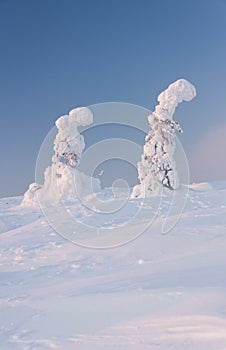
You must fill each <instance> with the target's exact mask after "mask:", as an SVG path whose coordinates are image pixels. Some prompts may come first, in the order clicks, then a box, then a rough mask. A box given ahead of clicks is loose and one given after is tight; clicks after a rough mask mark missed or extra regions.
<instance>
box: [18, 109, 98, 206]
mask: <svg viewBox="0 0 226 350" xmlns="http://www.w3.org/2000/svg"><path fill="white" fill-rule="evenodd" d="M92 122H93V115H92V112H91V111H90V110H89V109H88V108H86V107H80V108H75V109H72V110H71V111H70V112H69V114H68V115H63V116H61V117H60V118H58V119H57V120H56V127H57V129H58V133H57V135H56V138H55V140H54V155H53V157H52V165H51V166H49V167H48V168H47V169H46V170H45V174H44V177H45V179H44V184H43V186H42V185H39V184H36V183H33V184H31V185H30V186H29V189H28V190H27V192H26V193H25V194H24V198H23V201H22V205H32V204H35V202H36V194H38V198H39V199H41V200H46V201H57V200H60V199H66V200H67V199H74V198H75V197H76V189H75V182H76V173H75V171H76V167H77V165H78V164H79V161H80V159H81V156H82V152H83V150H84V148H85V142H84V138H83V136H82V135H81V134H80V133H79V131H78V127H79V126H85V125H89V124H91V123H92ZM78 181H80V182H81V176H79V177H78Z"/></svg>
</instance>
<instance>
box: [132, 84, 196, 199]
mask: <svg viewBox="0 0 226 350" xmlns="http://www.w3.org/2000/svg"><path fill="white" fill-rule="evenodd" d="M195 95H196V91H195V88H194V86H193V85H192V84H190V83H189V82H188V81H187V80H184V79H179V80H177V81H176V82H174V83H172V84H170V85H169V87H168V88H167V89H166V90H165V91H163V92H162V93H161V94H160V95H159V96H158V102H159V104H158V105H157V106H156V107H155V110H154V112H153V113H152V114H150V115H149V116H148V121H149V124H150V131H149V133H148V134H147V136H146V137H145V145H144V148H143V154H142V156H141V161H140V162H139V163H138V179H139V181H140V184H138V185H136V186H135V187H134V188H133V192H132V198H137V197H141V198H145V197H149V196H150V195H153V194H157V193H159V192H160V191H161V190H162V188H163V187H167V188H169V189H173V190H175V189H177V188H178V187H179V179H178V175H177V169H176V164H175V161H174V152H175V146H176V139H175V133H176V132H182V129H181V127H180V125H179V123H178V122H176V121H174V120H173V119H172V117H173V114H174V112H175V109H176V107H177V105H178V104H179V103H180V102H182V101H190V100H192V99H193V98H194V97H195Z"/></svg>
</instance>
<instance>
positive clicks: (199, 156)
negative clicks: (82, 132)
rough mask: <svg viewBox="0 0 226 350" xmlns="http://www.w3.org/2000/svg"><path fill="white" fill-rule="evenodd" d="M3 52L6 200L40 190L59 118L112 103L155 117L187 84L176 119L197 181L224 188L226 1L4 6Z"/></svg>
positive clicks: (73, 0)
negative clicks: (39, 173) (164, 99)
mask: <svg viewBox="0 0 226 350" xmlns="http://www.w3.org/2000/svg"><path fill="white" fill-rule="evenodd" d="M0 47H1V55H0V118H1V128H0V142H1V145H0V152H1V181H0V197H2V196H9V195H10V196H11V195H18V194H22V193H23V192H24V191H25V190H26V188H27V186H28V185H29V183H31V182H32V181H33V180H34V170H35V162H36V157H37V154H38V150H39V147H40V145H41V143H42V141H43V139H44V137H45V136H46V134H47V133H48V131H49V130H50V129H51V127H52V126H53V125H54V122H55V120H56V118H57V117H58V116H60V115H61V114H65V113H67V112H68V110H70V109H71V108H72V107H75V106H78V105H79V106H80V105H86V106H87V105H91V104H95V103H100V102H108V101H109V102H110V101H121V102H129V103H133V104H138V105H140V106H143V107H146V108H149V109H153V108H154V106H155V104H156V98H157V95H158V94H159V93H160V92H161V91H162V90H163V89H165V88H166V87H167V86H168V85H169V83H171V82H173V81H175V80H176V79H178V78H181V77H183V78H186V79H188V80H189V81H191V82H192V83H193V84H194V85H195V86H196V88H197V97H196V99H195V100H194V101H192V102H190V103H183V104H181V105H180V106H179V108H178V110H177V112H176V115H175V119H177V120H178V121H179V122H180V123H181V125H182V127H183V129H184V134H183V136H182V137H180V139H181V141H182V143H183V146H184V148H185V151H186V153H187V156H188V160H189V163H190V168H191V179H192V181H202V180H203V181H206V180H211V181H212V180H220V179H226V166H225V165H224V164H223V161H222V158H223V152H224V149H222V148H225V149H226V142H225V141H223V140H225V139H226V127H225V126H226V118H225V116H226V115H225V114H226V96H225V95H226V1H225V0H214V1H209V0H206V1H204V0H192V1H181V0H180V1H179V0H171V1H168V0H165V1H157V0H156V1H152V0H140V1H135V0H121V1H118V0H114V1H113V0H107V1H106V0H105V1H103V0H96V1H92V0H64V1H63V0H61V1H60V0H39V1H37V0H20V1H17V0H0ZM219 130H220V131H221V132H220V135H221V137H222V140H219ZM205 143H206V144H205ZM215 148H216V152H217V154H216V152H215V151H214V150H215ZM209 150H211V152H210V153H211V157H209V154H210V153H209Z"/></svg>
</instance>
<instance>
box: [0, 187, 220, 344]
mask: <svg viewBox="0 0 226 350" xmlns="http://www.w3.org/2000/svg"><path fill="white" fill-rule="evenodd" d="M20 201H21V198H7V199H1V200H0V208H1V217H0V232H1V234H0V247H1V248H0V249H1V256H0V282H1V289H0V349H1V350H9V349H13V350H28V349H29V350H37V349H43V350H44V349H60V350H77V349H81V350H91V349H92V350H93V349H98V350H102V349H103V350H108V349H109V350H113V349H116V350H124V349H132V350H146V349H151V350H152V349H153V350H154V349H160V350H163V349H165V350H166V349H167V350H169V349H178V350H183V349H186V350H187V349H189V350H191V349H192V350H194V349H195V350H196V349H197V350H201V349H203V350H204V349H205V350H210V349H211V350H223V349H226V183H217V184H199V185H191V186H190V189H189V194H188V201H187V204H186V208H185V210H184V212H183V214H182V216H181V218H180V220H179V222H178V223H177V225H176V226H175V227H174V229H173V230H172V231H170V232H169V233H168V234H166V235H163V234H161V225H162V222H163V220H164V215H165V214H166V212H167V210H168V205H167V204H168V198H167V197H164V201H163V203H162V205H161V209H160V213H159V215H158V217H157V218H156V220H155V221H154V223H153V224H152V225H151V226H150V228H149V229H148V230H147V231H146V232H145V233H144V234H142V235H141V236H140V237H138V238H137V239H136V240H134V241H133V242H131V243H129V244H126V245H124V246H121V247H119V248H114V249H108V250H98V249H87V248H82V247H79V246H76V245H75V244H73V243H71V242H69V241H67V240H65V239H64V238H62V237H61V236H60V235H58V234H57V233H56V232H54V231H53V230H52V229H51V228H50V227H49V226H48V224H47V222H46V220H45V218H44V217H43V215H42V214H41V212H40V211H39V210H35V209H31V208H30V209H29V208H21V207H19V206H18V205H19V203H20ZM131 203H132V205H133V206H136V205H137V203H139V201H138V200H131Z"/></svg>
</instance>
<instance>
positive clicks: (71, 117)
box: [56, 107, 93, 139]
mask: <svg viewBox="0 0 226 350" xmlns="http://www.w3.org/2000/svg"><path fill="white" fill-rule="evenodd" d="M92 122H93V114H92V112H91V111H90V110H89V109H88V108H86V107H79V108H74V109H72V110H71V111H70V112H69V114H68V115H67V114H66V115H63V116H61V117H60V118H58V119H57V120H56V127H57V129H58V131H59V132H60V136H61V138H63V139H64V138H67V137H70V136H72V137H74V136H75V135H77V133H78V131H77V128H78V126H80V125H81V126H85V125H89V124H92Z"/></svg>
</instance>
